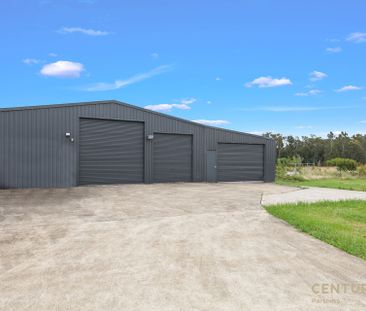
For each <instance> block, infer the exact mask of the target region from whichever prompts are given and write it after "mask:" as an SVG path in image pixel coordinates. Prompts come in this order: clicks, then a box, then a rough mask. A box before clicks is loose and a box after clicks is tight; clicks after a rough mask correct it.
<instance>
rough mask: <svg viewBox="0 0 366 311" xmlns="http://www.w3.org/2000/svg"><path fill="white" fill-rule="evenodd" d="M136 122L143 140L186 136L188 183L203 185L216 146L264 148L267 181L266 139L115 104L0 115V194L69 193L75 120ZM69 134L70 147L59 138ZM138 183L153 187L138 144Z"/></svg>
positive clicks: (148, 157)
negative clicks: (140, 174) (40, 190)
mask: <svg viewBox="0 0 366 311" xmlns="http://www.w3.org/2000/svg"><path fill="white" fill-rule="evenodd" d="M80 118H98V119H107V120H126V121H139V122H143V123H144V134H145V136H146V135H147V134H152V133H154V132H160V133H172V134H189V135H192V140H193V141H192V153H193V156H192V168H193V170H192V180H193V181H205V180H206V150H216V148H217V144H218V143H249V144H262V145H263V146H264V180H265V181H273V180H274V177H275V176H274V174H275V169H274V168H275V160H276V158H275V157H276V150H275V143H274V141H273V140H271V139H267V138H264V137H261V136H257V135H252V134H246V133H240V132H236V131H231V130H225V129H219V128H214V127H209V126H204V125H200V124H197V123H193V122H190V121H187V120H183V119H179V118H176V117H173V116H168V115H164V114H161V113H157V112H153V111H149V110H146V109H143V108H140V107H136V106H131V105H128V104H124V103H121V102H118V101H99V102H88V103H75V104H64V105H49V106H36V107H23V108H8V109H0V188H31V187H71V186H76V185H77V184H78V179H79V178H78V174H79V168H78V165H79V164H78V163H79V142H80V137H79V122H80V121H79V120H80ZM65 132H71V134H72V136H73V137H74V138H75V143H70V142H69V140H68V139H66V138H65ZM144 182H146V183H150V182H153V142H151V141H149V140H146V139H145V140H144Z"/></svg>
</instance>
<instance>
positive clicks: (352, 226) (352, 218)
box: [266, 200, 366, 260]
mask: <svg viewBox="0 0 366 311" xmlns="http://www.w3.org/2000/svg"><path fill="white" fill-rule="evenodd" d="M266 209H267V211H268V212H269V213H270V214H272V215H273V216H276V217H278V218H280V219H283V220H285V221H286V222H288V223H289V224H291V225H293V226H294V227H296V228H297V229H299V230H301V231H303V232H306V233H309V234H310V235H312V236H314V237H316V238H318V239H319V240H322V241H324V242H327V243H329V244H331V245H333V246H336V247H338V248H340V249H342V250H344V251H346V252H347V253H349V254H352V255H355V256H358V257H360V258H363V259H365V260H366V201H362V200H346V201H337V202H330V201H322V202H317V203H298V204H279V205H270V206H266Z"/></svg>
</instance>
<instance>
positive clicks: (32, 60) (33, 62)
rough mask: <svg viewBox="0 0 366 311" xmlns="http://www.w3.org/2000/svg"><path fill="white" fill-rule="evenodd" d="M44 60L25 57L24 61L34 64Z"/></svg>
mask: <svg viewBox="0 0 366 311" xmlns="http://www.w3.org/2000/svg"><path fill="white" fill-rule="evenodd" d="M41 62H42V61H41V60H40V59H35V58H25V59H23V63H24V64H27V65H34V64H39V63H41Z"/></svg>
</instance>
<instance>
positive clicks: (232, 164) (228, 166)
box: [217, 144, 264, 181]
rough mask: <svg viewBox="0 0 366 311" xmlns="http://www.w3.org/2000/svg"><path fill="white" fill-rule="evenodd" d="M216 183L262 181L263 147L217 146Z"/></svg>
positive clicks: (248, 145) (244, 145) (241, 145)
mask: <svg viewBox="0 0 366 311" xmlns="http://www.w3.org/2000/svg"><path fill="white" fill-rule="evenodd" d="M217 170H218V171H217V178H218V181H241V180H263V177H264V148H263V145H250V144H218V153H217Z"/></svg>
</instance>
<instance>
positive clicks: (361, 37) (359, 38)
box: [346, 32, 366, 43]
mask: <svg viewBox="0 0 366 311" xmlns="http://www.w3.org/2000/svg"><path fill="white" fill-rule="evenodd" d="M346 40H347V41H350V42H354V43H362V42H366V33H365V32H352V33H350V34H349V35H348V37H347V39H346Z"/></svg>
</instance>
